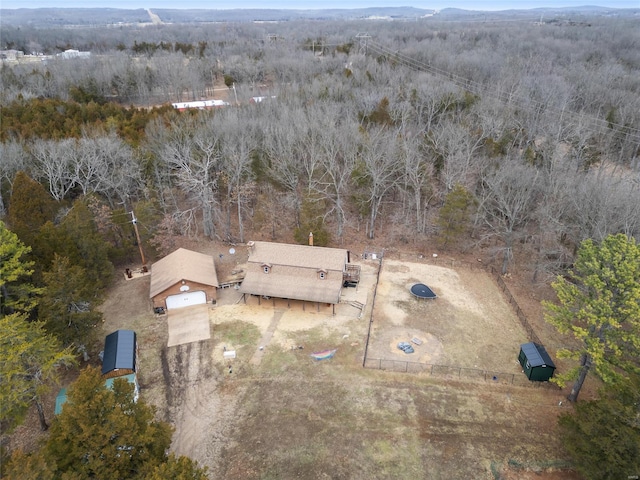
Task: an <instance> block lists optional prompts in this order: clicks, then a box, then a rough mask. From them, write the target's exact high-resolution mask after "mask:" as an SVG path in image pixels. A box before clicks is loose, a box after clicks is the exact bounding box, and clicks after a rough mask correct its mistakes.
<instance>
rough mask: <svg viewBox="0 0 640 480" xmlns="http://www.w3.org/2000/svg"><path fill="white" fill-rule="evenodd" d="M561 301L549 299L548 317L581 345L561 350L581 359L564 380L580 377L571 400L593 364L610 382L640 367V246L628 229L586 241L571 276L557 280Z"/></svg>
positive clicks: (559, 353)
mask: <svg viewBox="0 0 640 480" xmlns="http://www.w3.org/2000/svg"><path fill="white" fill-rule="evenodd" d="M552 286H553V288H554V290H555V291H556V294H557V296H558V303H557V304H555V303H551V302H545V303H544V306H545V308H546V314H545V317H546V319H547V321H548V322H549V323H551V324H552V325H554V326H555V327H556V328H557V329H558V331H560V333H570V334H572V335H573V337H574V338H575V339H576V340H577V341H578V344H579V346H578V347H577V348H573V349H564V350H560V351H558V355H559V356H564V357H567V358H573V359H576V360H579V365H578V366H577V367H576V368H575V369H573V370H571V371H569V372H567V373H566V374H564V375H560V376H559V377H557V378H558V379H559V381H561V382H562V381H567V380H575V383H574V386H573V389H572V390H571V393H570V395H569V397H568V398H569V400H571V401H576V400H577V398H578V394H579V393H580V389H581V388H582V384H583V383H584V380H585V378H586V376H587V374H589V372H590V371H591V369H592V368H593V370H594V371H595V373H596V374H597V375H598V377H599V378H600V379H601V380H602V381H603V382H605V384H615V383H616V382H618V381H620V380H621V379H623V378H624V377H625V373H629V372H633V371H638V369H640V363H639V362H640V360H639V358H640V245H638V244H637V243H636V242H635V240H634V239H633V238H628V237H627V236H626V235H624V234H619V235H609V236H608V237H606V238H605V239H604V240H603V241H602V242H601V243H600V244H596V243H595V242H593V241H592V240H590V239H589V240H585V241H584V242H582V245H581V246H580V249H579V250H578V255H577V258H576V261H575V264H574V267H573V269H572V270H571V271H569V273H568V275H567V278H564V277H558V279H557V280H556V281H555V282H554V283H553V285H552Z"/></svg>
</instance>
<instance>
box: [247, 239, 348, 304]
mask: <svg viewBox="0 0 640 480" xmlns="http://www.w3.org/2000/svg"><path fill="white" fill-rule="evenodd" d="M248 262H249V264H250V268H249V269H248V270H247V274H246V276H245V278H244V280H243V282H242V285H241V286H240V292H242V293H249V294H253V295H264V296H269V297H278V298H290V299H294V300H306V301H309V302H321V303H338V302H339V301H340V291H341V289H342V280H343V278H342V272H343V271H344V269H345V264H346V263H347V251H346V250H344V249H341V248H325V247H311V246H307V245H289V244H284V243H270V242H253V243H251V242H250V243H249V259H248ZM263 265H269V266H270V267H271V268H270V271H269V273H268V274H266V273H264V271H263V269H262V266H263ZM320 271H324V272H325V273H326V276H325V278H324V279H322V280H321V279H319V275H318V273H319V272H320Z"/></svg>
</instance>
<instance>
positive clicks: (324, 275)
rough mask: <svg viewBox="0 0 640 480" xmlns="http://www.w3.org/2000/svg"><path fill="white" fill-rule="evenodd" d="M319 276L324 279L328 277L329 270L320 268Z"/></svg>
mask: <svg viewBox="0 0 640 480" xmlns="http://www.w3.org/2000/svg"><path fill="white" fill-rule="evenodd" d="M318 278H319V279H320V280H324V279H325V278H327V271H326V270H318Z"/></svg>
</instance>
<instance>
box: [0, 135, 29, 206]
mask: <svg viewBox="0 0 640 480" xmlns="http://www.w3.org/2000/svg"><path fill="white" fill-rule="evenodd" d="M0 159H2V161H0V218H1V217H4V215H5V214H6V207H5V204H4V200H3V197H2V192H3V191H5V190H4V188H5V186H8V189H7V191H8V194H9V195H11V187H12V184H13V179H14V177H15V176H16V173H18V172H20V171H24V170H26V166H27V161H28V159H27V153H26V152H25V150H24V147H23V146H22V144H21V143H20V142H17V141H9V142H6V143H2V142H0Z"/></svg>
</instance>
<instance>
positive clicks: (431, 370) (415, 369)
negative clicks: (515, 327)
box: [362, 252, 560, 390]
mask: <svg viewBox="0 0 640 480" xmlns="http://www.w3.org/2000/svg"><path fill="white" fill-rule="evenodd" d="M407 255H408V256H411V257H414V258H415V257H416V255H415V254H408V253H405V252H394V256H398V257H406V256H407ZM417 259H418V260H422V261H426V262H429V263H433V264H441V265H442V266H447V267H450V268H456V267H457V268H466V269H469V270H484V271H486V272H489V273H491V274H492V276H493V277H494V278H495V280H496V284H497V285H498V287H500V290H502V292H503V293H504V295H505V298H506V299H507V301H508V302H509V304H510V305H511V306H512V308H513V309H514V311H515V313H516V316H517V317H518V320H519V321H520V324H521V325H522V327H523V328H524V330H525V332H526V333H527V338H528V339H529V341H531V342H534V343H539V344H541V343H542V342H541V341H540V337H538V335H537V334H536V332H535V331H534V329H533V326H532V325H531V324H530V323H529V320H528V319H527V316H526V315H525V313H524V311H523V310H522V308H520V305H518V301H517V300H516V299H515V297H514V296H513V294H512V293H511V291H510V290H509V287H508V286H507V284H506V283H505V281H504V279H503V278H502V276H501V275H500V273H499V272H498V271H497V270H496V269H495V268H494V267H493V266H491V265H485V264H483V263H477V264H476V263H472V262H466V261H457V260H452V259H448V260H444V259H442V260H441V259H439V258H437V257H433V258H431V257H427V256H423V255H421V254H418V255H417ZM379 262H380V263H379V266H378V272H377V276H378V278H377V280H376V288H375V290H374V294H373V301H372V308H371V311H370V318H369V330H368V332H367V338H366V342H365V349H364V359H363V362H362V366H363V367H364V368H372V369H377V370H388V371H394V372H404V373H426V374H428V375H431V376H438V377H443V378H448V379H460V380H472V381H473V380H475V381H484V382H495V383H502V384H509V385H519V386H530V387H537V388H540V387H543V388H549V389H552V390H559V389H560V387H558V386H557V385H555V384H553V383H550V382H531V381H530V380H529V379H527V377H526V376H524V375H522V374H516V373H506V372H498V371H491V370H481V369H477V368H467V367H459V366H454V365H437V364H430V363H421V362H412V361H405V360H390V359H384V358H371V357H368V352H369V340H370V338H371V327H372V324H373V310H374V309H373V305H374V304H375V298H376V293H377V285H378V282H379V281H380V273H381V271H382V257H380V260H379Z"/></svg>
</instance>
